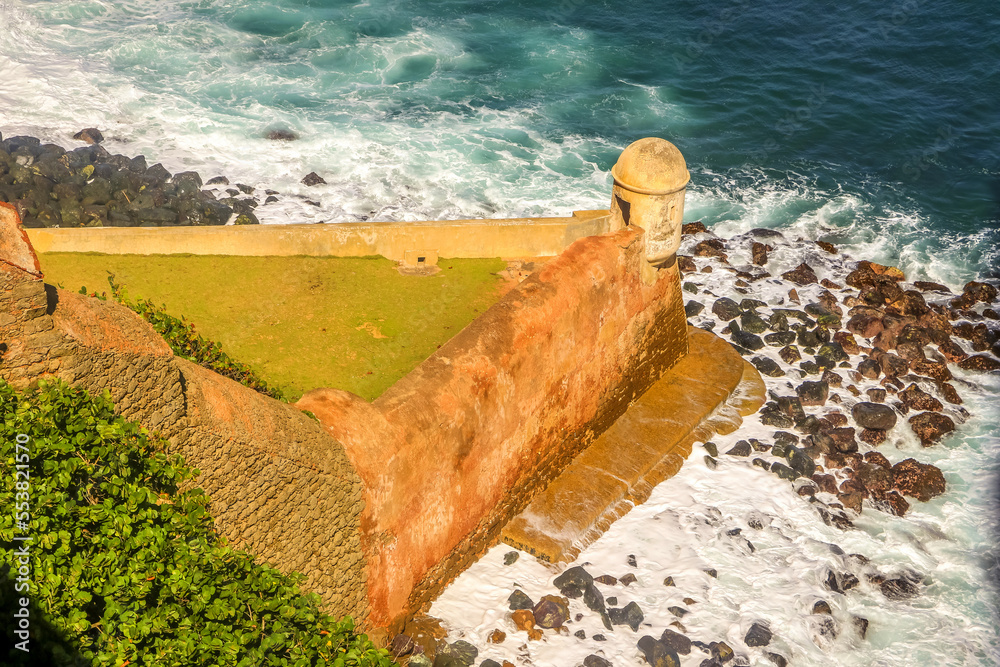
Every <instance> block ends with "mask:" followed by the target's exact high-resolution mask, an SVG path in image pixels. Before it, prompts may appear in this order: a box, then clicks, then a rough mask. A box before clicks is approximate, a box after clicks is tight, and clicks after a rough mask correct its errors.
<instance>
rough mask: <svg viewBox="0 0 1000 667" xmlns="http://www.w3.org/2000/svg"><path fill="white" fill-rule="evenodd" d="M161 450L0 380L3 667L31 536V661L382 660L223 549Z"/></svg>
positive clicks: (116, 421)
mask: <svg viewBox="0 0 1000 667" xmlns="http://www.w3.org/2000/svg"><path fill="white" fill-rule="evenodd" d="M18 434H25V435H27V436H28V437H29V438H30V442H29V443H28V445H27V447H28V452H29V453H30V459H29V460H28V461H27V462H26V465H27V471H28V473H29V474H30V480H28V481H29V484H30V489H29V491H28V497H29V503H30V525H29V527H28V529H27V531H26V532H25V531H24V530H23V528H22V527H20V526H18V525H17V523H16V517H15V512H14V507H15V491H16V486H15V485H16V479H15V464H16V463H21V460H23V459H25V458H29V457H27V456H25V455H24V451H23V447H22V448H17V446H16V438H17V436H18ZM21 439H22V440H23V439H24V437H23V436H22V438H21ZM163 445H164V442H163V441H161V440H156V439H154V438H151V437H150V436H149V435H148V434H147V433H146V432H145V431H144V430H143V429H142V428H141V427H140V426H139V425H137V424H135V423H132V422H126V421H124V420H123V419H122V418H120V417H117V416H115V414H114V412H113V406H112V404H111V401H110V399H109V398H108V397H107V395H105V396H104V397H101V398H91V397H90V396H88V395H87V393H86V392H84V391H82V390H79V389H74V388H71V387H69V386H67V385H65V384H62V383H45V382H42V383H39V385H38V387H37V388H36V389H34V390H30V391H26V392H19V391H16V390H14V389H13V388H11V386H10V385H8V384H6V383H5V382H3V381H2V380H0V454H2V457H3V460H4V461H5V462H6V463H7V465H6V466H5V467H4V475H3V479H2V481H0V507H2V508H4V511H3V513H2V514H0V540H2V541H3V542H4V544H5V545H13V546H12V547H9V548H8V547H6V546H5V548H4V550H3V551H2V556H0V574H2V575H3V576H0V580H2V581H0V609H2V610H0V613H2V614H3V617H4V619H5V620H4V622H3V625H4V626H5V627H7V628H8V630H6V631H5V633H4V634H6V635H7V637H5V638H4V647H3V648H0V663H2V664H5V665H8V664H11V665H13V664H17V662H18V660H19V658H23V657H26V656H24V654H22V653H21V652H20V651H16V650H13V648H12V647H13V645H14V643H15V641H18V640H17V639H15V638H14V635H13V628H12V625H11V623H9V620H10V619H11V618H12V614H13V609H14V605H15V604H18V603H19V602H18V598H19V597H20V596H24V595H26V593H24V592H21V593H16V592H15V587H14V583H13V582H14V580H15V577H16V576H17V574H16V573H17V564H16V562H15V548H16V547H17V546H20V545H22V544H24V543H23V542H17V541H15V540H14V538H15V537H17V536H24V535H30V536H31V538H32V539H33V541H32V542H31V543H30V562H31V574H30V581H31V583H30V592H29V593H27V594H29V595H30V600H31V607H30V616H31V633H32V637H31V644H30V648H31V656H30V657H31V658H32V659H33V662H32V663H31V664H53V665H95V666H96V665H101V666H105V665H107V666H113V667H120V666H121V665H156V666H158V667H166V666H174V665H176V666H178V667H180V666H183V667H190V666H192V665H246V666H254V667H256V666H258V665H289V666H293V665H294V666H299V665H303V666H304V665H337V666H348V665H373V666H376V665H377V666H387V665H391V664H392V662H391V661H390V660H389V658H388V657H387V653H386V651H385V650H384V649H377V648H376V647H375V646H374V645H373V644H372V643H371V641H370V640H369V639H368V637H367V636H366V635H364V634H356V633H355V631H354V628H353V623H352V621H351V619H350V618H346V619H344V620H343V621H336V620H334V619H333V618H331V617H329V616H327V615H325V614H324V613H322V612H321V611H320V609H319V607H318V603H319V598H318V597H317V596H316V595H313V594H308V595H306V594H303V593H302V592H301V591H300V590H299V588H298V583H299V582H300V581H301V580H302V576H301V575H292V576H286V575H283V574H281V573H280V572H278V571H277V570H275V569H273V568H271V567H269V566H267V565H261V564H258V563H255V562H254V560H253V558H252V556H250V555H248V554H246V553H243V552H240V551H236V550H233V549H230V548H228V547H226V546H225V544H224V543H223V541H222V540H221V539H220V538H219V537H218V536H217V535H216V534H215V532H214V530H213V524H212V518H211V516H210V515H209V513H208V508H207V504H208V499H207V497H206V496H205V494H204V493H203V492H202V491H201V490H200V489H193V490H189V491H184V492H179V491H178V486H179V485H181V484H182V483H184V482H185V481H187V480H190V479H192V478H193V477H194V476H195V475H197V472H198V471H196V470H193V469H191V468H189V467H187V466H186V465H185V464H184V461H183V460H182V458H181V457H180V456H178V455H168V454H166V453H164V451H163ZM18 457H20V459H21V460H19V459H18ZM20 481H22V482H23V481H24V480H20ZM21 490H22V491H23V490H24V486H23V485H22V487H21ZM18 500H23V498H20V499H18ZM22 518H23V517H22ZM8 651H9V654H7V655H5V653H7V652H8Z"/></svg>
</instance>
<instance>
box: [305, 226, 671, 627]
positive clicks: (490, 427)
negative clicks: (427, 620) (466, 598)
mask: <svg viewBox="0 0 1000 667" xmlns="http://www.w3.org/2000/svg"><path fill="white" fill-rule="evenodd" d="M644 254H645V248H644V244H643V235H642V232H641V230H638V229H636V228H632V229H628V230H624V231H620V232H617V233H615V234H608V235H605V236H595V237H589V238H585V239H581V240H579V241H577V242H575V243H574V244H573V245H572V246H570V247H569V248H568V249H567V250H566V251H565V252H564V253H563V254H562V255H561V256H559V257H557V258H556V259H554V260H552V261H550V262H549V263H548V264H546V265H545V267H544V268H542V269H541V270H539V271H537V272H535V273H534V274H532V275H531V276H530V277H529V278H527V279H526V280H525V281H524V282H523V283H521V284H520V285H519V286H518V287H517V288H515V289H514V290H512V291H511V292H510V293H508V294H507V295H506V296H505V297H504V298H503V299H502V300H501V301H499V302H498V303H497V304H495V305H494V306H493V307H492V308H491V309H490V310H489V311H487V312H486V313H485V314H483V315H482V316H481V317H480V318H478V319H477V320H476V321H475V322H473V323H472V324H471V325H469V326H468V327H467V328H466V329H465V330H463V331H462V332H460V333H459V334H458V335H457V336H455V338H453V339H452V340H451V341H449V342H448V343H447V344H446V345H445V346H444V347H442V348H441V349H440V350H439V351H438V352H437V353H436V354H434V355H433V356H431V357H430V358H429V359H428V360H427V361H425V362H424V363H423V364H421V365H420V366H418V367H417V368H416V369H415V370H414V371H413V372H411V373H410V374H409V375H407V376H406V377H404V378H403V379H402V380H400V381H399V382H397V383H396V384H395V385H394V386H393V387H391V388H390V389H389V390H388V391H387V392H386V393H385V394H383V395H382V396H381V397H380V398H378V399H377V400H376V401H375V402H374V403H371V404H369V403H367V402H365V401H363V400H362V399H360V398H358V397H356V396H353V395H351V394H348V393H346V392H342V391H337V390H332V389H320V390H315V391H312V392H309V393H307V394H306V395H305V396H303V398H302V399H301V400H300V401H299V403H298V407H300V408H302V409H306V410H309V411H311V412H313V413H314V414H316V415H317V416H318V417H319V419H320V421H321V422H322V423H323V425H324V426H325V427H326V428H327V430H328V431H329V432H330V434H331V435H333V436H334V437H335V438H336V439H337V440H338V441H339V442H341V443H343V444H344V446H345V448H346V450H347V453H348V456H349V457H350V459H351V462H352V463H353V464H354V466H355V468H356V469H357V471H358V473H359V474H360V475H361V478H362V480H363V481H364V486H365V500H366V508H365V512H364V515H363V521H362V531H363V534H364V538H363V539H364V541H365V543H366V545H367V546H366V550H367V551H366V555H367V559H368V566H369V572H368V593H369V600H370V603H371V606H372V619H373V621H374V622H375V623H376V624H379V625H383V624H384V625H388V624H391V623H393V622H395V621H398V620H399V619H400V618H401V617H402V616H404V615H405V614H406V613H408V612H410V611H412V610H415V609H417V608H419V607H420V605H421V604H423V603H424V602H427V601H429V600H430V599H431V598H432V596H433V595H435V594H436V593H437V592H438V591H439V590H440V589H441V588H442V587H443V586H444V585H445V584H446V583H447V582H448V581H450V579H451V578H453V577H454V576H455V575H457V574H458V573H459V572H460V571H461V570H462V569H464V567H465V566H466V565H468V564H469V563H471V562H472V561H473V560H474V559H475V558H476V556H477V555H478V554H479V553H480V552H481V551H482V550H484V549H485V548H487V547H488V546H490V545H491V544H492V543H495V541H496V539H497V538H498V536H499V530H500V528H501V527H502V526H503V525H504V524H505V523H506V522H507V521H508V520H509V519H510V518H511V517H513V516H514V515H515V514H516V513H517V512H519V511H520V510H521V509H522V508H523V507H524V505H525V504H526V503H527V501H528V500H529V499H530V497H531V494H532V493H533V492H534V491H535V490H537V489H540V488H544V486H545V485H546V483H547V482H548V481H549V480H551V479H552V478H553V477H554V476H555V475H556V474H557V473H558V472H559V471H560V470H561V469H562V468H563V467H564V466H565V465H566V464H567V463H568V462H569V461H570V460H571V459H572V458H573V457H574V456H576V455H577V454H578V453H579V452H581V451H582V450H583V449H584V448H586V446H587V445H588V444H590V443H591V442H592V441H593V440H594V439H595V438H596V437H597V436H598V435H600V434H601V433H602V432H603V431H604V430H605V429H606V428H607V427H608V426H610V425H611V424H612V423H613V422H614V420H615V419H617V418H618V417H619V416H620V415H621V414H622V413H623V412H624V411H625V409H626V408H627V407H628V405H629V404H630V403H631V402H632V401H633V400H635V399H636V398H638V397H639V396H641V395H642V394H643V393H644V392H645V391H646V390H647V389H648V388H649V387H650V386H651V385H652V384H653V383H654V382H656V381H657V380H658V379H659V378H660V376H661V375H662V374H663V372H664V371H665V370H666V369H667V368H669V367H671V366H672V365H673V364H675V363H676V362H677V361H678V360H679V359H680V358H681V357H683V356H684V355H685V354H686V353H687V346H688V336H687V323H686V320H685V316H684V310H683V306H682V301H681V291H680V284H679V274H678V271H677V266H676V264H675V265H673V266H671V267H670V268H668V269H662V270H660V271H658V272H655V273H654V276H653V279H652V280H651V281H650V280H644V278H643V274H644V268H643V267H647V268H646V269H645V271H646V275H647V276H648V265H646V263H645V259H644Z"/></svg>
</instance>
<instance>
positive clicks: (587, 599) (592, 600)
mask: <svg viewBox="0 0 1000 667" xmlns="http://www.w3.org/2000/svg"><path fill="white" fill-rule="evenodd" d="M583 603H584V604H585V605H587V608H588V609H590V610H591V611H596V612H597V613H602V612H604V611H605V606H604V594H603V593H601V591H599V590H597V586H595V585H594V584H593V583H589V584H587V587H586V588H585V589H584V591H583Z"/></svg>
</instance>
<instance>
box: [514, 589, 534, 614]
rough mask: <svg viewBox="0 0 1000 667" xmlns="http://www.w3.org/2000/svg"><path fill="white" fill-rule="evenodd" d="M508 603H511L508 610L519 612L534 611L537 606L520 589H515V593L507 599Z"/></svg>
mask: <svg viewBox="0 0 1000 667" xmlns="http://www.w3.org/2000/svg"><path fill="white" fill-rule="evenodd" d="M507 602H508V603H509V606H508V608H509V609H510V610H511V611H517V610H518V609H532V608H533V607H534V606H535V603H534V602H532V601H531V598H529V597H528V596H527V595H525V593H524V591H522V590H520V589H515V590H514V592H513V593H511V594H510V596H509V597H508V598H507Z"/></svg>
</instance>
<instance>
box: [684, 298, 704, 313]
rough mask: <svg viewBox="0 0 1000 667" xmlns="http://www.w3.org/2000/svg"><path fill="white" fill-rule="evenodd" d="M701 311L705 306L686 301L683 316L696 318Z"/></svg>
mask: <svg viewBox="0 0 1000 667" xmlns="http://www.w3.org/2000/svg"><path fill="white" fill-rule="evenodd" d="M703 310H705V304H703V303H698V302H697V301H688V302H687V303H686V304H684V314H685V315H687V316H688V317H697V316H698V315H699V314H700V313H701V311H703Z"/></svg>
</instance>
